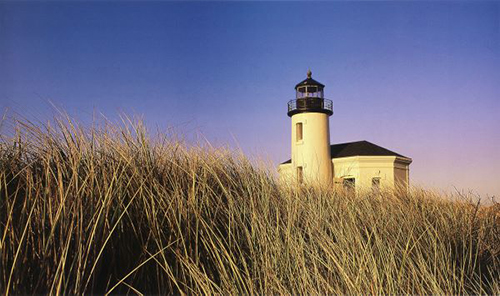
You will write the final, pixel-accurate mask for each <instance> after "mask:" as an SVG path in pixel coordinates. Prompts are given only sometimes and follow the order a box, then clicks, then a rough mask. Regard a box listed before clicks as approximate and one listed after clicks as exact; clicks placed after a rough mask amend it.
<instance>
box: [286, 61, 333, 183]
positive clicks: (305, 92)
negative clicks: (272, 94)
mask: <svg viewBox="0 0 500 296" xmlns="http://www.w3.org/2000/svg"><path fill="white" fill-rule="evenodd" d="M324 88H325V86H324V85H323V84H321V83H319V82H318V81H316V80H314V79H313V78H312V72H311V70H309V71H308V72H307V78H306V79H304V80H303V81H301V82H299V83H298V84H297V85H296V86H295V94H296V95H295V99H293V100H290V101H289V102H288V116H289V117H290V118H291V122H292V129H291V130H292V135H291V145H292V147H291V148H292V149H291V151H292V158H291V168H290V169H291V170H288V175H289V176H288V177H289V178H290V177H291V178H293V179H295V180H296V181H297V182H298V183H310V184H312V183H316V184H322V185H329V184H331V182H332V180H333V177H332V170H333V168H332V167H333V164H332V158H331V155H330V124H329V117H330V116H331V115H332V114H333V102H332V101H331V100H328V99H325V98H324Z"/></svg>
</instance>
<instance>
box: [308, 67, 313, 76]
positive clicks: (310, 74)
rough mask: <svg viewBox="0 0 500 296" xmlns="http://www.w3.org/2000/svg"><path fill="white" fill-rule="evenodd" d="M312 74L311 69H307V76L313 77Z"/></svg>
mask: <svg viewBox="0 0 500 296" xmlns="http://www.w3.org/2000/svg"><path fill="white" fill-rule="evenodd" d="M312 74H313V73H312V72H311V69H309V70H307V78H311V76H312Z"/></svg>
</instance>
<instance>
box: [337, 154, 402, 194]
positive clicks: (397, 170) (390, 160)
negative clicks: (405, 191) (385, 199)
mask: <svg viewBox="0 0 500 296" xmlns="http://www.w3.org/2000/svg"><path fill="white" fill-rule="evenodd" d="M332 163H333V176H334V182H335V187H336V189H342V188H343V181H344V179H346V178H355V188H356V191H357V192H360V191H367V190H372V180H373V178H379V180H380V189H382V190H387V189H394V188H395V187H396V186H404V187H407V184H408V171H409V164H410V163H411V160H409V159H402V158H399V157H396V156H352V157H342V158H334V159H332Z"/></svg>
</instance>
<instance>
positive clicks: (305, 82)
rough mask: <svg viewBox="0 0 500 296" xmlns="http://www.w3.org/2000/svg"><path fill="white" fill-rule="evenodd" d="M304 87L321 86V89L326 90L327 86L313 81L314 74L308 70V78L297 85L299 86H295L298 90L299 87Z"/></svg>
mask: <svg viewBox="0 0 500 296" xmlns="http://www.w3.org/2000/svg"><path fill="white" fill-rule="evenodd" d="M303 85H311V86H314V85H316V86H319V87H320V88H321V89H322V88H324V87H325V86H324V85H323V84H321V83H319V82H318V81H316V80H314V79H312V72H311V70H308V71H307V78H306V79H304V80H302V81H301V82H299V83H297V85H296V86H295V89H297V88H298V87H299V86H303Z"/></svg>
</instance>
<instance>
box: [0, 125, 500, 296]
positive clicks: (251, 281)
mask: <svg viewBox="0 0 500 296" xmlns="http://www.w3.org/2000/svg"><path fill="white" fill-rule="evenodd" d="M12 124H14V125H15V131H14V132H13V133H11V134H9V135H7V133H2V139H1V144H0V145H1V146H0V292H1V293H2V294H25V293H26V294H32V293H51V294H55V293H71V294H73V293H75V294H82V293H85V294H89V293H98V294H101V293H112V294H114V293H121V294H124V293H131V294H136V293H137V294H149V293H161V294H166V293H179V294H184V293H186V294H191V293H192V294H214V293H224V294H271V293H272V294H275V293H279V294H299V293H300V294H306V293H307V294H317V293H321V294H325V293H336V294H337V293H363V294H366V293H373V294H379V293H395V294H396V293H397V294H400V293H412V294H430V293H432V294H463V293H471V294H486V293H487V294H492V293H500V227H499V226H500V224H499V223H500V210H499V208H498V205H493V206H490V207H484V206H482V205H479V204H477V203H474V202H472V201H467V200H466V199H464V198H462V199H455V200H453V199H450V198H449V197H448V198H443V197H442V196H439V195H438V194H435V193H432V192H429V191H425V190H417V189H413V190H412V191H411V192H409V193H402V192H399V193H395V192H382V193H380V194H377V195H374V194H364V195H359V196H352V195H344V194H342V193H335V192H330V191H325V190H321V189H315V188H294V187H292V186H289V187H285V186H280V185H279V184H278V183H277V181H276V180H275V178H274V175H273V174H272V173H271V172H270V171H266V169H262V168H256V167H255V166H253V165H252V164H251V162H250V161H249V160H248V159H246V158H245V157H244V156H242V155H241V154H239V153H234V152H231V151H228V150H225V149H214V148H211V147H209V146H208V145H200V146H188V145H185V144H183V142H182V141H179V140H176V139H175V138H172V137H168V136H162V135H156V136H155V137H150V135H149V134H148V133H147V131H146V129H145V128H144V126H143V125H142V124H141V123H140V122H126V121H125V123H123V124H118V125H115V124H109V123H104V124H100V125H95V126H93V127H89V128H82V127H79V126H78V125H76V124H75V123H74V122H73V121H71V119H68V118H60V119H58V120H56V121H55V122H53V123H52V124H46V125H39V124H32V123H30V122H28V121H26V120H22V121H13V122H12Z"/></svg>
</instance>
